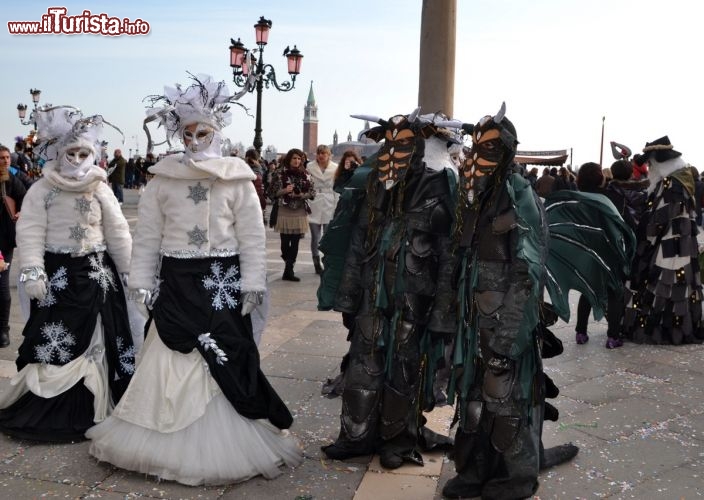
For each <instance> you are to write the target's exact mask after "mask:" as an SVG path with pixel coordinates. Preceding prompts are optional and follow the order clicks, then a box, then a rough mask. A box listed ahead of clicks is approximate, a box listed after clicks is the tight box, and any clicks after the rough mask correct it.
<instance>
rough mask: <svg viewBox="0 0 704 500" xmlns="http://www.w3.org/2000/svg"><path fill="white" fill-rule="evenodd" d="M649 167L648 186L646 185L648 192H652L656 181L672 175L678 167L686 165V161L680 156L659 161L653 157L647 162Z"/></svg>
mask: <svg viewBox="0 0 704 500" xmlns="http://www.w3.org/2000/svg"><path fill="white" fill-rule="evenodd" d="M648 163H649V164H650V167H649V168H648V178H649V179H650V186H648V193H652V192H653V191H654V190H655V186H657V184H658V182H660V181H661V180H663V179H664V178H665V177H667V176H668V175H672V174H674V173H675V172H677V171H678V170H679V169H681V168H684V167H686V166H687V162H686V161H684V159H683V158H682V157H681V156H678V157H677V158H673V159H671V160H667V161H664V162H662V163H659V162H657V161H655V159H654V158H653V159H651V160H650V161H649V162H648Z"/></svg>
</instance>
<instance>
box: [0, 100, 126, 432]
mask: <svg viewBox="0 0 704 500" xmlns="http://www.w3.org/2000/svg"><path fill="white" fill-rule="evenodd" d="M37 121H38V139H39V150H40V154H42V155H43V156H44V157H45V158H47V159H48V160H49V161H48V162H47V163H46V164H45V165H44V169H43V174H44V175H43V177H42V178H41V179H39V180H38V181H37V182H36V183H35V184H34V185H33V186H32V189H31V190H30V191H28V193H27V195H26V196H25V198H24V206H23V211H22V216H21V217H20V219H19V221H18V222H17V246H18V248H19V250H20V266H21V272H20V281H21V282H23V286H24V289H25V292H26V294H27V296H28V297H29V298H30V299H32V300H31V306H30V315H29V319H28V321H27V324H26V325H25V328H24V331H23V333H22V334H23V336H24V340H23V342H22V345H21V346H20V348H19V350H18V351H19V356H18V358H17V368H18V370H19V372H18V373H17V375H16V376H15V377H13V379H12V381H11V388H10V390H9V392H7V393H6V394H5V395H4V396H3V398H2V400H1V401H0V408H2V410H0V429H1V430H2V431H4V432H5V433H7V434H10V435H13V436H16V437H21V438H26V439H33V440H43V441H72V440H81V439H84V433H85V431H86V430H87V429H88V428H90V427H92V426H93V425H94V424H95V423H96V422H100V421H102V420H104V419H105V417H106V416H107V415H108V414H109V413H110V411H111V409H112V408H113V406H114V404H116V403H117V401H118V400H119V399H120V397H121V395H122V393H123V392H124V391H125V389H126V388H127V385H128V383H129V380H130V377H131V375H132V373H133V372H134V354H135V348H134V345H133V340H132V334H131V331H130V325H129V321H128V316H127V307H126V302H125V293H124V291H123V288H122V282H121V279H120V276H126V273H127V272H128V270H129V261H130V253H131V250H132V238H131V236H130V232H129V227H128V225H127V221H126V220H125V217H124V216H123V214H122V211H121V209H120V206H119V205H118V203H117V200H116V199H115V196H114V195H113V193H112V191H111V190H110V188H108V186H107V184H105V180H106V174H105V171H104V170H103V169H101V168H100V167H98V166H96V165H95V163H94V162H95V156H96V153H97V151H99V146H98V145H97V140H98V134H99V133H100V131H101V130H102V128H103V123H107V122H105V121H104V120H103V119H102V117H101V116H98V115H96V116H91V117H89V118H83V117H82V115H81V113H80V111H78V110H77V109H76V108H72V107H68V106H59V107H48V108H43V109H40V110H39V111H38V113H37Z"/></svg>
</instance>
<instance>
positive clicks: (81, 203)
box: [75, 197, 91, 215]
mask: <svg viewBox="0 0 704 500" xmlns="http://www.w3.org/2000/svg"><path fill="white" fill-rule="evenodd" d="M75 200H76V206H75V209H76V210H78V213H79V214H81V215H86V214H88V213H90V212H91V208H90V200H89V199H87V198H83V197H80V198H76V199H75Z"/></svg>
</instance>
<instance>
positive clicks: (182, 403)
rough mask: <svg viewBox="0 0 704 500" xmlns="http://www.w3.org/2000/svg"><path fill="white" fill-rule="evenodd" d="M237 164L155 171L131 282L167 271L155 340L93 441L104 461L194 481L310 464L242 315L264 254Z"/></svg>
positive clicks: (254, 204)
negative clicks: (243, 296)
mask: <svg viewBox="0 0 704 500" xmlns="http://www.w3.org/2000/svg"><path fill="white" fill-rule="evenodd" d="M177 158H178V157H177ZM235 160H238V159H229V158H228V159H218V160H215V161H203V162H197V163H195V162H191V163H189V164H184V163H183V162H180V161H172V160H171V159H170V158H167V159H165V160H162V162H160V163H161V165H160V164H157V165H155V166H154V167H152V169H151V171H152V172H153V173H155V174H156V176H155V177H154V179H152V180H151V181H150V182H149V184H148V185H147V187H146V189H145V193H144V194H143V196H142V199H141V201H140V208H139V221H138V223H137V229H136V233H135V246H134V248H135V251H134V252H133V257H132V258H133V265H132V269H131V272H130V286H140V287H142V284H143V283H145V282H144V281H143V280H142V278H141V277H143V276H148V275H149V269H150V268H151V267H152V266H154V268H156V269H158V270H159V271H158V288H157V294H158V295H157V298H156V300H155V302H154V306H153V311H152V315H153V319H154V324H155V326H156V331H157V333H156V334H151V333H150V334H149V335H148V336H147V338H146V339H145V343H144V346H143V348H142V351H141V353H140V357H139V360H138V366H137V370H136V372H135V374H134V377H133V378H132V383H131V384H130V386H129V387H128V389H127V391H126V392H125V394H124V396H123V398H122V399H121V401H120V404H119V405H118V406H117V407H116V408H115V410H114V412H113V413H112V415H111V416H110V417H109V418H108V419H106V420H105V421H104V422H103V423H101V424H99V425H96V426H95V427H94V428H92V429H90V430H89V431H88V433H87V436H88V437H89V438H90V439H92V440H93V442H92V443H91V447H90V453H91V454H92V455H94V456H95V457H97V458H98V459H99V460H101V461H106V462H109V463H111V464H113V465H116V466H118V467H121V468H124V469H128V470H133V471H137V472H141V473H147V474H152V475H155V476H157V477H159V478H160V479H168V480H174V481H178V482H180V483H183V484H188V485H200V484H209V485H211V484H226V483H234V482H238V481H243V480H246V479H249V478H251V477H254V476H257V475H263V476H264V477H267V478H271V477H275V476H277V475H278V474H280V472H281V471H280V469H279V466H281V465H284V464H285V465H289V466H294V465H298V464H299V463H300V462H301V461H302V450H301V449H300V446H299V445H298V443H297V442H296V441H295V440H294V439H293V438H292V437H291V436H290V435H289V433H288V431H286V430H285V429H287V428H288V427H289V426H290V425H291V423H292V420H293V419H292V416H291V414H290V412H289V411H288V409H287V408H286V406H285V404H284V403H283V401H282V400H281V399H280V398H279V396H278V395H277V394H276V392H275V391H274V389H273V388H272V387H271V385H270V384H269V382H268V381H267V379H266V377H265V376H264V374H263V373H262V372H261V370H260V368H259V353H258V350H257V346H256V344H255V342H254V338H253V335H252V325H251V321H250V317H249V316H244V317H243V316H242V315H241V297H240V294H241V291H243V290H252V289H253V288H251V287H253V286H254V287H255V288H254V289H255V290H261V289H262V287H264V286H265V272H260V271H265V259H266V252H265V248H264V239H263V238H264V228H263V223H262V217H261V208H259V205H258V203H259V202H258V198H257V196H256V192H255V190H254V187H253V185H252V183H251V179H250V178H249V174H250V173H251V170H249V167H246V164H244V167H245V168H246V169H243V168H241V167H242V166H241V165H239V164H238V163H237V161H235ZM242 163H243V162H242ZM250 189H251V191H250ZM189 193H190V194H189ZM193 193H197V194H195V195H194V194H193ZM187 195H188V196H187ZM184 204H186V205H185V207H188V204H190V205H191V206H190V207H188V209H184V208H185V207H184ZM252 211H254V212H252ZM153 234H158V235H167V236H164V237H163V238H162V237H159V238H156V239H152V238H150V235H153ZM169 235H170V236H169ZM218 242H219V243H218ZM214 245H217V248H212V246H214ZM240 263H241V265H240ZM248 265H249V269H250V274H249V275H245V273H246V271H245V270H244V269H246V268H248ZM257 266H260V267H261V269H260V270H259V271H257V272H256V273H255V274H256V276H254V277H252V276H253V275H252V274H251V273H252V271H251V269H257ZM260 274H261V276H260ZM133 277H134V282H135V283H136V285H133V284H132V280H133Z"/></svg>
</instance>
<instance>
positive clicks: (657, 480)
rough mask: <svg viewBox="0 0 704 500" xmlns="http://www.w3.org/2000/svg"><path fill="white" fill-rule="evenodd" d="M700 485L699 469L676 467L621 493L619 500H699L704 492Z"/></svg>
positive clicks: (702, 477) (701, 477)
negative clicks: (631, 499) (694, 499)
mask: <svg viewBox="0 0 704 500" xmlns="http://www.w3.org/2000/svg"><path fill="white" fill-rule="evenodd" d="M702 484H704V476H703V475H702V471H701V470H700V469H697V468H691V467H689V466H683V467H677V468H675V469H673V470H670V471H667V472H663V473H662V474H661V475H659V476H657V477H654V478H652V479H650V480H648V481H644V482H642V483H641V484H639V485H637V486H636V487H635V488H633V489H632V490H626V491H623V492H621V494H620V498H637V499H644V498H679V499H689V498H699V497H701V496H702V494H703V491H704V488H703V487H702Z"/></svg>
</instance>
